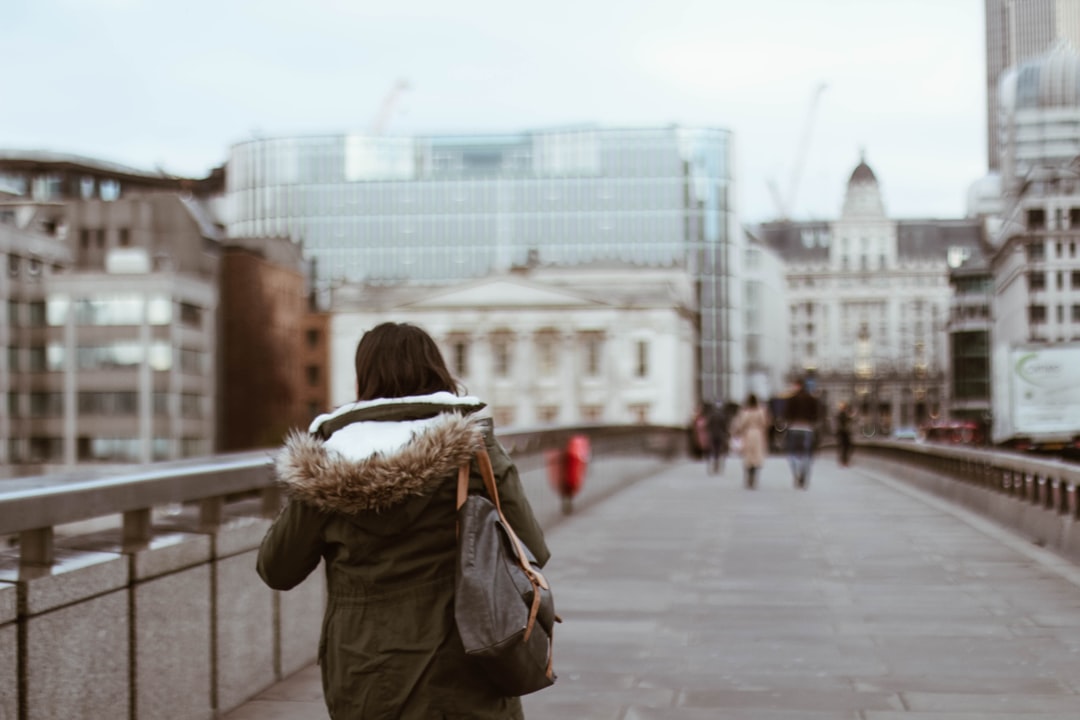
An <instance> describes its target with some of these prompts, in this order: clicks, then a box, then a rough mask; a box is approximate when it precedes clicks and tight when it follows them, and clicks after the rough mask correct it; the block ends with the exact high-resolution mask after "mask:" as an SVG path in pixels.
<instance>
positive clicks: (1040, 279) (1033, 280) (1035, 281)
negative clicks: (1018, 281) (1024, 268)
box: [1027, 272, 1046, 291]
mask: <svg viewBox="0 0 1080 720" xmlns="http://www.w3.org/2000/svg"><path fill="white" fill-rule="evenodd" d="M1027 278H1028V290H1031V291H1036V290H1045V289H1046V273H1043V272H1029V273H1028V274H1027Z"/></svg>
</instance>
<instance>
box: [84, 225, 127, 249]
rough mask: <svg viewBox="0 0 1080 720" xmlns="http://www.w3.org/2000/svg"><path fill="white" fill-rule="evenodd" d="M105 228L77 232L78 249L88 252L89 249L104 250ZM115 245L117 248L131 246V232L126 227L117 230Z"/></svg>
mask: <svg viewBox="0 0 1080 720" xmlns="http://www.w3.org/2000/svg"><path fill="white" fill-rule="evenodd" d="M105 235H106V230H105V228H81V229H80V230H79V247H80V248H82V249H83V250H89V249H90V248H91V247H94V248H97V249H99V250H103V249H104V248H105ZM116 244H117V245H118V246H119V247H130V246H131V230H130V229H129V228H126V227H122V228H117V230H116Z"/></svg>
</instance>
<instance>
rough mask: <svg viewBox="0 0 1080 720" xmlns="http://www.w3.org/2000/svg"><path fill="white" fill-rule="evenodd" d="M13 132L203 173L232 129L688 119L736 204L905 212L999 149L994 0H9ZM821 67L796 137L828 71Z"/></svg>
mask: <svg viewBox="0 0 1080 720" xmlns="http://www.w3.org/2000/svg"><path fill="white" fill-rule="evenodd" d="M0 4H2V8H0V10H2V13H0V62H2V67H3V78H4V79H3V82H2V83H0V87H2V89H3V90H2V93H0V147H7V148H16V149H44V150H54V151H62V152H73V153H78V154H83V155H89V156H92V157H96V158H101V159H105V160H110V161H113V162H119V163H123V164H126V165H130V166H133V167H137V168H143V169H148V170H149V169H154V168H155V167H161V168H163V169H164V170H166V171H168V172H172V173H176V174H181V175H193V176H202V175H205V174H206V173H207V172H208V171H209V170H210V168H212V167H214V166H216V165H220V164H221V163H223V162H224V161H225V160H226V159H227V157H228V149H229V146H230V145H231V144H232V143H235V142H238V141H241V140H244V139H246V138H250V137H251V136H252V135H253V134H259V135H262V136H276V135H291V134H308V133H340V132H367V131H369V130H370V128H371V127H372V124H373V123H374V122H375V119H376V118H377V117H378V116H379V114H380V108H381V107H382V106H383V103H384V100H385V98H386V97H387V95H388V94H389V93H390V92H391V90H392V88H393V87H394V85H395V84H396V83H397V81H398V80H399V79H405V80H407V81H408V83H409V87H410V89H409V90H408V91H406V92H404V93H403V94H401V96H400V98H399V101H398V102H397V103H395V105H394V110H393V113H392V114H391V115H390V117H389V118H388V120H387V123H386V127H385V130H384V132H385V133H386V134H389V135H394V134H413V133H432V132H447V131H454V132H460V131H466V132H468V131H519V130H526V129H530V128H538V127H548V126H557V125H578V124H583V123H596V124H600V125H606V126H623V127H635V126H649V125H667V124H670V123H679V124H683V125H692V126H709V127H722V128H728V129H730V130H731V131H733V133H734V146H735V157H736V159H735V172H736V182H737V183H738V190H737V198H738V203H739V207H738V213H739V216H740V219H741V220H742V221H744V222H753V221H759V220H764V219H769V218H771V217H773V216H775V215H776V212H777V209H776V204H775V203H774V201H773V198H772V195H771V193H770V191H769V189H768V182H769V181H770V180H772V181H773V182H775V183H776V185H777V186H778V188H779V191H780V194H781V195H782V196H783V197H784V201H785V202H790V205H791V207H792V212H791V214H792V216H793V217H796V218H833V217H836V216H837V215H838V214H839V211H840V207H841V203H842V200H843V191H844V188H845V185H846V182H847V179H848V177H849V176H850V174H851V171H852V169H854V167H855V165H856V164H857V163H858V161H859V152H860V148H862V149H865V152H866V159H867V162H868V163H869V164H870V166H871V167H872V168H873V169H874V171H875V173H876V174H877V177H878V180H879V182H880V183H881V186H882V191H883V193H884V199H885V206H886V211H887V212H888V213H889V214H890V215H891V216H893V217H960V216H961V215H962V214H963V212H964V202H965V196H966V192H967V188H968V185H969V184H970V183H971V182H972V181H974V180H976V179H978V178H979V177H980V176H981V175H982V174H983V173H984V172H985V169H986V158H985V137H986V123H985V102H986V100H985V95H986V92H985V49H984V42H985V41H984V19H983V1H982V0H619V1H618V2H613V1H611V0H546V1H545V2H530V3H526V2H513V0H498V1H495V0H456V1H454V2H448V1H447V0H430V1H429V0H387V1H386V2H384V3H375V2H371V1H370V0H185V1H184V2H166V1H165V0H2V1H0ZM822 83H824V84H825V85H826V88H825V90H824V91H823V92H822V93H821V94H820V97H819V99H818V103H817V108H816V112H815V113H814V114H813V122H812V123H809V127H810V132H809V134H808V138H809V139H808V142H807V143H806V145H805V160H804V163H803V168H802V172H801V176H799V182H798V183H797V184H796V185H794V189H793V186H792V178H793V177H794V176H795V175H796V173H795V169H796V168H795V165H796V162H795V159H796V157H797V156H798V154H799V147H800V145H801V144H802V143H801V141H802V138H803V137H804V134H805V133H806V128H807V126H808V117H809V114H810V113H809V111H810V107H811V100H812V98H813V96H814V94H815V89H816V88H817V87H818V86H819V85H820V84H822Z"/></svg>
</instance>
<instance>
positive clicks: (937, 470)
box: [856, 440, 1080, 562]
mask: <svg viewBox="0 0 1080 720" xmlns="http://www.w3.org/2000/svg"><path fill="white" fill-rule="evenodd" d="M856 455H857V456H858V457H863V456H867V455H869V456H870V457H871V458H872V459H873V460H875V461H880V462H882V463H885V464H887V466H888V469H889V472H890V475H891V476H892V477H895V478H898V479H902V480H905V481H908V482H911V483H913V484H915V485H916V486H918V487H921V488H922V489H924V490H928V491H930V492H933V493H935V494H937V495H939V496H942V497H944V498H947V499H949V500H951V501H954V502H956V503H959V504H961V505H963V506H965V507H967V508H969V509H971V510H974V511H976V512H978V513H980V514H982V515H984V516H986V517H989V518H992V519H993V520H996V521H997V522H999V523H1001V524H1003V525H1005V526H1007V527H1010V528H1012V529H1014V530H1016V531H1018V532H1020V533H1021V534H1023V535H1025V536H1027V537H1029V538H1031V540H1032V541H1033V542H1035V543H1037V544H1039V545H1043V546H1046V547H1049V548H1052V549H1054V550H1057V551H1058V552H1060V553H1061V554H1063V555H1066V556H1068V557H1069V558H1071V559H1072V560H1075V561H1077V562H1080V464H1076V463H1073V462H1067V461H1063V460H1058V459H1053V458H1047V457H1040V456H1038V455H1028V454H1021V453H1015V452H1006V451H999V450H990V449H986V448H970V447H964V446H957V445H944V444H935V443H923V442H912V441H903V440H881V441H864V442H862V443H860V444H859V445H858V446H857V448H856Z"/></svg>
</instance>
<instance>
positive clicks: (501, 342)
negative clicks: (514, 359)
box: [491, 332, 510, 378]
mask: <svg viewBox="0 0 1080 720" xmlns="http://www.w3.org/2000/svg"><path fill="white" fill-rule="evenodd" d="M491 353H492V356H493V360H494V365H495V367H494V368H493V369H494V371H495V377H499V378H504V377H508V376H509V375H510V334H509V333H505V332H502V333H496V334H495V335H494V336H492V338H491Z"/></svg>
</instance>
